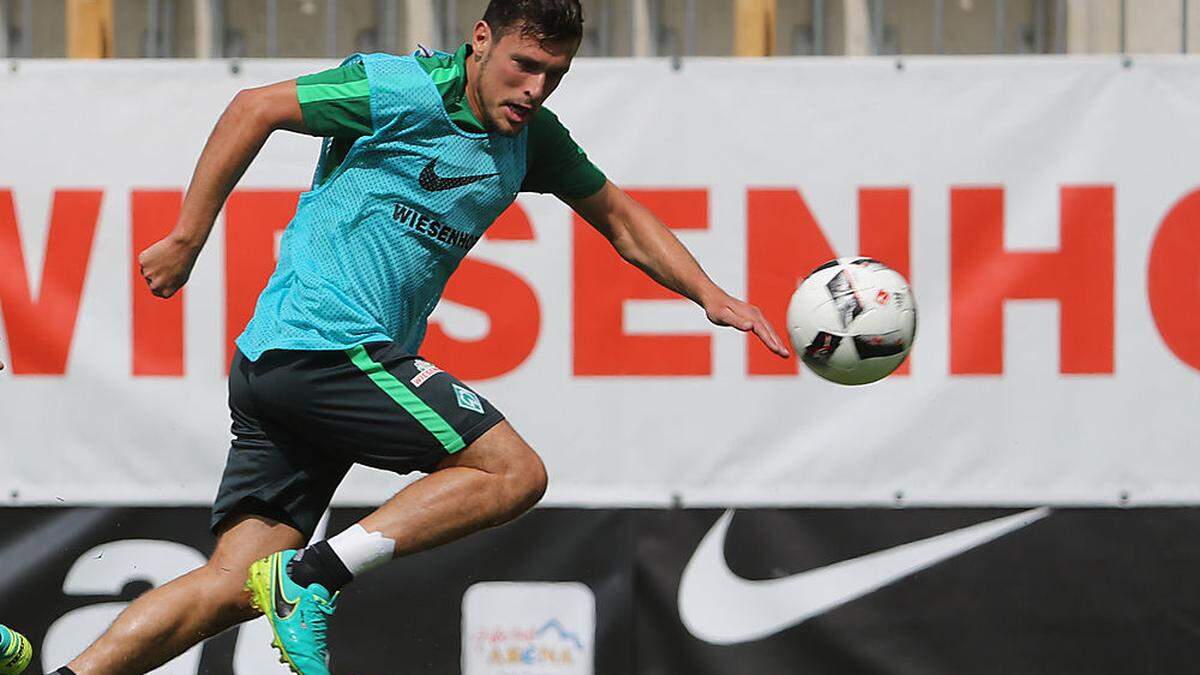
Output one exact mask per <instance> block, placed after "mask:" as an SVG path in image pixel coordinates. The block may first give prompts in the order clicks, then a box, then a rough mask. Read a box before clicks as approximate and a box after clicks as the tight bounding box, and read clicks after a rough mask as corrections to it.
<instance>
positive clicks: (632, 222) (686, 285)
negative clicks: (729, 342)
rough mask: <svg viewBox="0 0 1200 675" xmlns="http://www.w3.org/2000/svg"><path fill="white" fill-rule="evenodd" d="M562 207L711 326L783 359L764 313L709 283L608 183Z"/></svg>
mask: <svg viewBox="0 0 1200 675" xmlns="http://www.w3.org/2000/svg"><path fill="white" fill-rule="evenodd" d="M565 201H566V202H567V204H568V205H569V206H570V207H571V208H572V209H574V210H575V212H576V213H578V214H579V215H580V216H583V218H584V220H586V221H588V223H590V224H591V225H592V227H594V228H596V229H597V230H598V231H599V232H600V233H601V234H603V235H604V236H605V237H606V238H607V239H608V241H609V242H611V243H612V245H613V248H615V249H616V250H617V253H619V254H620V255H621V257H622V258H624V259H625V260H627V261H628V262H630V263H631V264H633V265H636V266H637V267H638V268H639V269H641V270H642V271H643V272H645V273H646V274H648V275H649V276H650V278H652V279H654V280H655V281H657V282H658V283H660V284H662V285H663V286H665V287H667V288H669V289H671V290H672V291H675V292H676V293H679V294H680V295H683V296H685V297H688V298H690V299H691V300H692V301H693V302H695V303H696V304H698V305H700V306H701V307H703V308H704V312H705V313H706V314H707V315H708V320H709V321H712V322H713V323H714V324H716V325H718V326H733V327H734V328H737V329H738V330H742V331H750V332H753V333H754V334H755V335H756V336H758V339H759V340H762V342H763V344H764V345H766V346H767V348H768V349H770V350H771V351H773V352H775V353H776V354H778V355H779V356H781V357H784V358H787V356H788V350H787V347H785V346H784V343H783V341H782V340H780V339H779V336H778V335H776V333H775V329H774V328H772V327H771V324H770V323H768V322H767V320H766V318H764V317H763V314H762V312H761V311H759V309H758V308H757V307H755V306H754V305H751V304H749V303H747V302H743V301H741V300H738V299H737V298H735V297H733V296H731V295H729V294H728V293H726V292H725V291H723V290H721V288H720V287H719V286H717V285H716V284H715V283H713V281H712V279H709V278H708V275H707V274H705V273H704V270H703V269H701V267H700V263H698V262H696V259H695V258H694V257H692V254H691V253H689V252H688V250H687V248H685V247H684V246H683V244H682V243H680V241H679V239H677V238H676V237H675V235H674V234H673V233H672V232H671V230H670V229H668V228H667V226H666V225H663V224H662V222H661V221H660V220H659V219H658V218H656V217H655V216H654V214H653V213H651V212H650V210H649V209H647V208H646V207H645V206H642V205H641V204H639V203H638V201H637V200H636V199H634V198H633V197H630V196H629V195H628V194H626V193H625V192H624V191H623V190H621V189H620V188H618V187H617V186H615V185H613V184H612V183H611V182H607V183H605V185H604V187H603V188H601V189H600V191H599V192H597V193H596V194H594V195H592V196H590V197H584V198H583V199H567V200H565Z"/></svg>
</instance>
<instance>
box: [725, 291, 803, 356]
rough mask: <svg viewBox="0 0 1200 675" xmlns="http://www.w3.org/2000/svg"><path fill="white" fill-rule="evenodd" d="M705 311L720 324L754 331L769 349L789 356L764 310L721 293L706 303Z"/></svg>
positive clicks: (780, 354)
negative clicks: (764, 314) (763, 312)
mask: <svg viewBox="0 0 1200 675" xmlns="http://www.w3.org/2000/svg"><path fill="white" fill-rule="evenodd" d="M704 312H705V313H706V314H708V320H709V321H711V322H713V323H715V324H716V325H718V326H732V327H734V328H736V329H738V330H740V331H745V332H751V331H752V332H753V333H754V334H755V335H756V336H757V337H758V339H759V340H762V343H763V344H764V345H766V347H767V349H770V350H771V351H773V352H775V353H776V354H777V355H779V356H780V357H781V358H785V359H786V358H787V357H788V355H789V354H788V349H787V347H785V346H784V343H783V341H782V340H780V339H779V336H778V335H776V334H775V329H774V328H772V327H771V324H770V323H769V322H768V321H767V320H766V318H764V317H763V314H762V311H760V310H759V309H758V308H757V307H755V306H754V305H751V304H750V303H748V302H742V301H741V300H738V299H737V298H735V297H733V296H731V295H728V294H725V293H721V294H720V295H718V296H717V297H716V298H715V299H714V300H710V301H708V302H706V303H705V305H704Z"/></svg>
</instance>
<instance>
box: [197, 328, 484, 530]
mask: <svg viewBox="0 0 1200 675" xmlns="http://www.w3.org/2000/svg"><path fill="white" fill-rule="evenodd" d="M229 411H230V414H231V415H232V417H233V428H232V430H233V444H232V447H230V449H229V458H228V460H227V461H226V463H225V474H224V476H222V478H221V487H220V489H219V490H218V491H217V499H216V502H215V503H214V504H213V517H212V528H213V531H214V532H215V531H217V530H218V529H219V527H220V525H221V523H222V521H224V520H225V519H226V518H228V517H229V516H232V515H235V514H246V513H249V514H257V515H263V516H267V517H269V518H271V519H273V520H277V521H279V522H282V523H285V524H287V525H291V526H292V527H295V528H296V529H298V530H300V531H301V532H303V533H304V535H305V536H306V537H307V536H312V533H313V530H314V529H316V526H317V522H318V521H319V520H320V518H321V515H322V514H323V513H324V512H325V509H326V508H327V507H328V506H329V500H330V499H331V498H332V497H333V492H334V490H336V489H337V486H338V484H339V483H341V481H342V478H344V477H345V475H346V472H347V471H349V470H350V467H351V465H353V464H355V463H358V464H365V465H367V466H371V467H375V468H378V469H387V470H389V471H395V472H396V473H400V474H404V473H409V472H412V471H425V472H428V471H431V470H432V469H433V468H434V467H435V466H436V465H437V464H438V462H439V461H441V460H442V459H444V458H445V457H447V456H449V455H450V454H453V453H455V452H458V451H459V450H461V449H463V448H465V447H466V446H468V445H470V444H471V443H472V442H473V441H474V440H475V439H477V438H479V436H481V435H482V434H483V433H484V432H485V431H487V430H488V429H491V428H492V427H494V426H495V425H496V424H498V423H499V422H500V421H501V420H503V419H504V416H503V415H501V414H500V411H498V410H496V409H495V408H494V407H492V405H491V404H490V403H488V401H487V400H486V399H484V398H483V397H482V396H480V395H479V394H477V393H475V392H474V391H473V390H471V389H470V388H469V387H467V386H466V385H464V384H463V383H462V382H460V381H459V380H458V379H457V378H455V377H453V376H452V375H450V374H449V373H447V372H445V371H442V370H441V369H439V368H438V367H436V366H434V365H433V364H431V363H429V362H428V361H425V360H423V359H421V358H420V357H418V356H413V355H411V354H406V353H404V351H403V350H401V349H400V348H399V347H398V346H397V345H395V344H394V343H391V342H377V343H372V344H367V345H362V346H359V347H354V348H352V349H347V350H345V351H288V350H272V351H269V352H266V353H265V354H263V355H262V356H261V357H259V359H258V361H250V360H249V359H247V358H246V357H245V356H243V355H242V353H241V352H240V351H239V352H238V353H237V354H236V355H235V356H234V359H233V364H232V366H231V368H230V371H229Z"/></svg>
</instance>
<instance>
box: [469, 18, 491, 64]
mask: <svg viewBox="0 0 1200 675" xmlns="http://www.w3.org/2000/svg"><path fill="white" fill-rule="evenodd" d="M492 38H493V35H492V27H491V26H489V25H488V23H487V22H486V21H484V20H483V19H480V20H479V21H476V22H475V30H473V31H471V50H472V52H474V54H475V58H483V57H484V56H485V55H486V54H487V51H488V49H490V48H491V46H492Z"/></svg>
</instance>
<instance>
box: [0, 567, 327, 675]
mask: <svg viewBox="0 0 1200 675" xmlns="http://www.w3.org/2000/svg"><path fill="white" fill-rule="evenodd" d="M296 553H298V551H294V550H293V551H280V552H279V553H273V554H271V555H269V556H267V557H266V558H263V559H262V560H258V561H256V562H255V563H254V564H252V565H250V576H249V579H247V580H246V590H248V591H250V594H251V596H252V601H253V603H254V606H255V607H257V608H258V609H259V610H261V611H262V613H263V614H265V615H266V617H267V620H268V621H270V622H271V631H272V632H273V633H275V639H274V640H272V642H271V645H272V646H273V647H275V649H277V650H279V660H280V661H281V662H282V663H285V664H287V666H288V667H289V668H291V669H292V672H293V673H296V674H297V675H329V650H328V648H327V647H326V644H325V630H326V625H327V623H328V620H329V615H331V614H333V611H334V609H335V608H336V607H335V605H336V602H337V594H336V593H334V594H333V595H332V596H331V595H330V593H329V591H327V590H326V589H325V587H324V586H322V585H321V584H311V585H309V586H308V587H307V588H305V587H303V586H300V585H299V584H297V583H296V582H294V581H292V580H291V578H290V577H289V576H288V573H287V566H288V563H289V562H291V560H292V558H294V557H296ZM0 675H2V674H0Z"/></svg>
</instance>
